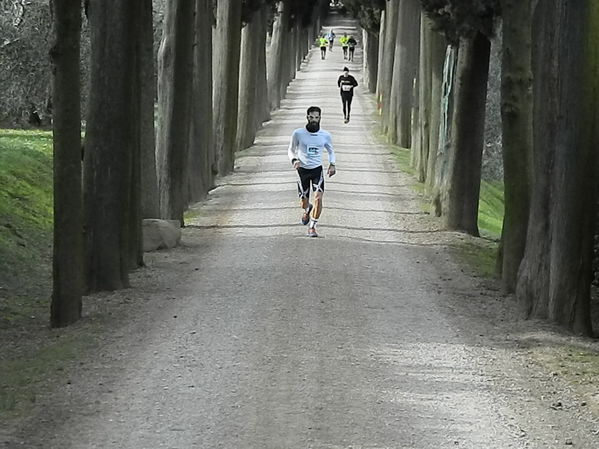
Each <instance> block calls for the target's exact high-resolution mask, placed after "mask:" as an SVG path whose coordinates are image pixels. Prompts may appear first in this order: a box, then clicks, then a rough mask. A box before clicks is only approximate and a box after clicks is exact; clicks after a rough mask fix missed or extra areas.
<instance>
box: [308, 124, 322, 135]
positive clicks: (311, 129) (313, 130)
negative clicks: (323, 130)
mask: <svg viewBox="0 0 599 449" xmlns="http://www.w3.org/2000/svg"><path fill="white" fill-rule="evenodd" d="M306 129H307V130H308V131H309V132H311V133H316V132H318V131H319V130H320V123H315V122H308V124H307V125H306Z"/></svg>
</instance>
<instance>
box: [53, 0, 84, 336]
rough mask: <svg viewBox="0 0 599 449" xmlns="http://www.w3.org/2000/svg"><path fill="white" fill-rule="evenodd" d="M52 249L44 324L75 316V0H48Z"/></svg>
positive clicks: (79, 213)
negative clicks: (47, 319) (50, 24)
mask: <svg viewBox="0 0 599 449" xmlns="http://www.w3.org/2000/svg"><path fill="white" fill-rule="evenodd" d="M50 5H51V8H52V14H53V24H54V33H53V34H54V36H53V38H54V43H53V46H52V48H51V50H50V56H51V59H52V75H53V76H52V102H53V106H54V111H53V112H54V116H53V145H54V252H53V258H52V262H53V265H52V268H53V283H52V303H51V306H50V324H51V326H52V327H63V326H68V325H69V324H72V323H74V322H75V321H77V320H79V318H81V307H82V302H81V296H82V294H83V268H82V267H83V204H82V201H81V194H82V192H81V110H80V109H81V108H80V101H81V92H80V88H79V86H80V63H79V47H80V34H81V0H52V1H51V3H50Z"/></svg>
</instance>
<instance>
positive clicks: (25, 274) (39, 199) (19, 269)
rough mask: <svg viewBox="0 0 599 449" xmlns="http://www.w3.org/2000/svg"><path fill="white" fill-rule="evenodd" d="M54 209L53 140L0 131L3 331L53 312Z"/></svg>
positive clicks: (0, 308)
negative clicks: (48, 309) (50, 293)
mask: <svg viewBox="0 0 599 449" xmlns="http://www.w3.org/2000/svg"><path fill="white" fill-rule="evenodd" d="M52 204H53V200H52V134H51V133H50V132H48V131H22V130H0V328H2V327H3V326H6V325H8V324H10V323H13V324H14V322H15V321H19V320H23V319H29V318H30V317H31V316H32V315H35V314H37V311H38V310H39V309H40V307H47V306H48V301H47V296H48V288H49V286H50V259H51V251H52V219H53V218H52V214H53V211H52ZM43 298H45V300H44V299H43Z"/></svg>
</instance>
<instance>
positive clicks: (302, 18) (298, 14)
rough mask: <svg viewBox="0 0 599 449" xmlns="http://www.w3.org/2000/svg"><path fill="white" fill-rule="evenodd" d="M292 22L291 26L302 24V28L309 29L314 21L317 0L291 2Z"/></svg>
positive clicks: (295, 0)
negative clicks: (313, 14) (313, 15)
mask: <svg viewBox="0 0 599 449" xmlns="http://www.w3.org/2000/svg"><path fill="white" fill-rule="evenodd" d="M289 3H290V6H291V22H290V26H293V25H295V24H297V23H300V25H301V26H302V28H305V27H307V26H308V25H309V24H310V22H311V21H312V12H313V11H314V5H316V0H290V2H289Z"/></svg>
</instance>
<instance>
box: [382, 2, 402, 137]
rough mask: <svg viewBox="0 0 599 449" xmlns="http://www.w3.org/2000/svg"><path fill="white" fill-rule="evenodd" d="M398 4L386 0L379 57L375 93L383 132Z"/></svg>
mask: <svg viewBox="0 0 599 449" xmlns="http://www.w3.org/2000/svg"><path fill="white" fill-rule="evenodd" d="M397 10H398V5H397V4H396V2H393V1H392V2H387V6H386V9H385V16H384V17H385V25H384V30H385V41H384V44H383V45H384V48H383V52H382V58H381V59H379V70H378V73H379V79H380V80H381V82H380V85H379V91H378V93H377V98H378V103H379V105H380V113H381V116H382V117H381V123H382V125H383V132H387V131H388V129H389V120H390V117H389V111H390V103H391V102H390V100H391V84H392V81H393V63H394V59H395V40H396V37H397V21H398V14H397Z"/></svg>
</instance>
